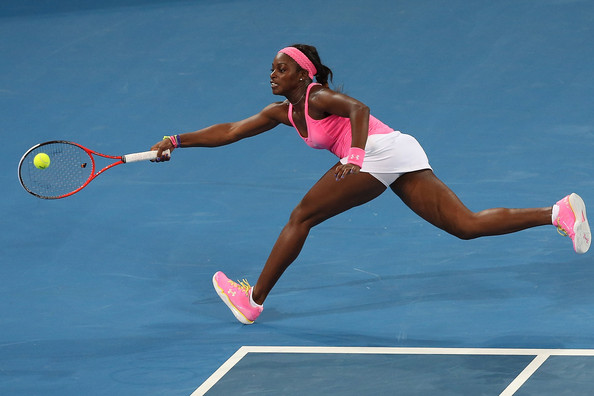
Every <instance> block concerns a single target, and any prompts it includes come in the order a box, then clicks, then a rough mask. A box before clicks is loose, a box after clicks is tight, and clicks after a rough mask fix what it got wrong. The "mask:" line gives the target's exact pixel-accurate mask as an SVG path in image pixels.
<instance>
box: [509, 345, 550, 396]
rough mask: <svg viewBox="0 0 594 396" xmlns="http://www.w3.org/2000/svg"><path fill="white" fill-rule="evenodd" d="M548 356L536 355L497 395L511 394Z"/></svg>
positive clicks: (510, 395)
mask: <svg viewBox="0 0 594 396" xmlns="http://www.w3.org/2000/svg"><path fill="white" fill-rule="evenodd" d="M548 358H549V355H538V356H536V357H535V358H534V360H533V361H532V362H530V364H529V365H528V366H526V368H525V369H524V370H522V372H521V373H520V374H519V375H518V376H517V377H516V379H514V380H513V381H512V382H511V384H509V385H508V387H507V388H505V390H504V391H503V392H501V394H500V395H499V396H512V395H513V394H514V393H516V391H517V390H518V389H520V388H521V387H522V385H524V383H525V382H526V381H528V378H530V377H531V376H532V374H534V373H535V372H536V370H538V368H539V367H540V366H542V364H543V363H544V362H545V360H547V359H548Z"/></svg>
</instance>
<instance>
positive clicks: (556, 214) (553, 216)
mask: <svg viewBox="0 0 594 396" xmlns="http://www.w3.org/2000/svg"><path fill="white" fill-rule="evenodd" d="M557 217H559V205H557V204H555V205H553V213H552V214H551V220H552V221H553V225H555V221H557Z"/></svg>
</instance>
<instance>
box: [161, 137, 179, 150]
mask: <svg viewBox="0 0 594 396" xmlns="http://www.w3.org/2000/svg"><path fill="white" fill-rule="evenodd" d="M167 139H169V141H170V142H171V144H172V145H173V148H178V147H181V140H180V138H179V135H171V136H163V140H167Z"/></svg>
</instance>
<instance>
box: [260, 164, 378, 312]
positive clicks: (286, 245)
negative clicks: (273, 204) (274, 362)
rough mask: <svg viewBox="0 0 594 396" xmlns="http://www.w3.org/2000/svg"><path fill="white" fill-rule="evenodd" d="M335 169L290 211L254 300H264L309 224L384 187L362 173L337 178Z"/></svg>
mask: <svg viewBox="0 0 594 396" xmlns="http://www.w3.org/2000/svg"><path fill="white" fill-rule="evenodd" d="M337 165H338V164H337ZM334 168H335V167H333V168H332V169H330V170H329V171H328V172H327V173H326V174H325V175H324V176H322V178H321V179H320V180H319V181H318V182H317V183H316V184H315V185H314V186H313V187H312V188H311V190H309V192H308V193H307V194H306V195H305V196H304V197H303V199H302V200H301V202H300V203H299V204H298V205H297V207H296V208H295V209H294V210H293V212H292V213H291V216H290V218H289V222H288V223H287V224H286V225H285V227H284V228H283V230H282V232H281V233H280V236H279V237H278V239H277V241H276V243H275V244H274V247H273V248H272V252H271V253H270V256H269V257H268V260H267V261H266V264H265V265H264V269H263V270H262V273H261V274H260V277H259V278H258V281H257V283H256V285H255V286H254V290H253V293H252V298H253V299H254V301H255V302H257V303H259V304H262V303H263V302H264V300H265V299H266V296H268V293H269V292H270V290H272V288H273V287H274V285H275V284H276V282H277V281H278V279H279V278H280V277H281V275H282V274H283V272H284V271H285V270H286V269H287V267H288V266H289V265H290V264H291V263H292V262H293V261H294V260H295V259H296V258H297V256H298V255H299V253H300V252H301V248H302V247H303V244H304V243H305V239H306V238H307V235H308V234H309V230H310V229H311V228H312V227H314V226H316V225H318V224H320V223H321V222H323V221H324V220H327V219H329V218H331V217H333V216H336V215H337V214H339V213H342V212H344V211H346V210H348V209H351V208H353V207H355V206H359V205H362V204H364V203H366V202H369V201H371V200H372V199H374V198H376V197H377V196H379V195H380V194H381V193H382V192H384V191H385V190H386V187H385V186H384V185H383V184H382V183H381V182H380V181H378V180H377V179H376V178H374V177H373V176H371V175H370V174H369V173H364V172H360V173H357V174H351V175H348V176H347V177H345V178H344V179H341V180H338V181H337V180H336V178H335V176H334Z"/></svg>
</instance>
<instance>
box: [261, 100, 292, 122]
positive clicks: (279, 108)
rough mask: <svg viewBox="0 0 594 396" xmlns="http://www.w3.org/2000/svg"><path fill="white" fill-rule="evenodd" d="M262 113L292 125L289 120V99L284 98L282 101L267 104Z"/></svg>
mask: <svg viewBox="0 0 594 396" xmlns="http://www.w3.org/2000/svg"><path fill="white" fill-rule="evenodd" d="M260 114H262V115H265V116H266V117H268V118H272V119H274V120H276V121H278V122H281V123H283V124H287V125H290V121H289V115H288V114H289V101H288V100H284V101H282V102H273V103H271V104H269V105H268V106H266V107H265V108H264V109H262V111H261V112H260Z"/></svg>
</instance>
